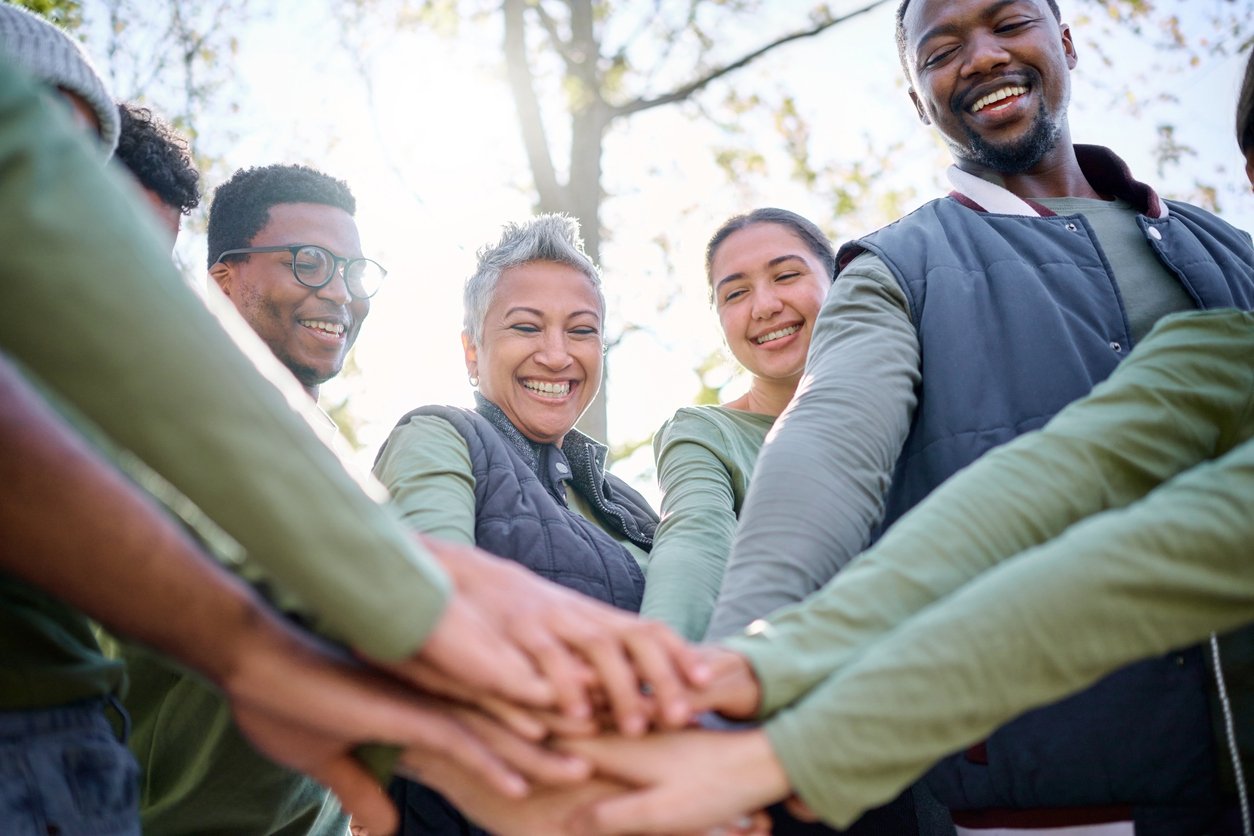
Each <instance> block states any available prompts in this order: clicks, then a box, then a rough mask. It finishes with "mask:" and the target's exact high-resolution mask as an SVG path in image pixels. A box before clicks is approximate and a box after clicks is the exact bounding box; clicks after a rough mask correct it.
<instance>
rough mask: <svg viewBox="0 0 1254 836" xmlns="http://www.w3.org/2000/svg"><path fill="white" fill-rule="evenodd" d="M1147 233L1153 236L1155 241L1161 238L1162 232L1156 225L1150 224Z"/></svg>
mask: <svg viewBox="0 0 1254 836" xmlns="http://www.w3.org/2000/svg"><path fill="white" fill-rule="evenodd" d="M1147 234H1148V235H1149V237H1151V238H1153V239H1154V240H1155V241H1161V240H1163V234H1162V233H1161V232H1159V231H1158V227H1156V226H1151V227H1150V228H1149V232H1148V233H1147Z"/></svg>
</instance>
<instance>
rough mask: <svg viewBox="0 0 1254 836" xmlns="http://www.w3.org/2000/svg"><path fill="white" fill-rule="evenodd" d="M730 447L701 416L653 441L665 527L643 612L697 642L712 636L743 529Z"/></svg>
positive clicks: (675, 421)
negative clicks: (736, 537) (713, 616)
mask: <svg viewBox="0 0 1254 836" xmlns="http://www.w3.org/2000/svg"><path fill="white" fill-rule="evenodd" d="M727 449H728V442H727V440H726V439H725V438H724V437H723V434H722V432H721V431H720V430H719V428H718V426H717V425H716V424H714V423H713V422H711V421H708V420H706V419H705V418H704V417H702V416H701V414H700V411H699V410H693V409H682V410H680V411H679V412H677V413H676V414H675V416H674V417H673V418H671V420H669V421H667V422H666V423H665V424H663V425H662V427H661V429H659V430H658V432H657V434H656V435H655V436H654V439H653V451H654V456H655V457H656V461H657V478H658V485H659V486H660V487H661V489H662V515H661V516H662V521H661V523H660V524H659V526H658V530H657V534H656V535H655V536H654V539H653V551H652V552H651V555H650V560H649V576H648V582H647V583H646V584H645V587H644V603H643V604H642V605H641V607H640V614H641V615H643V616H645V617H647V618H654V619H657V620H658V621H661V622H663V623H665V624H667V625H669V626H670V627H671V628H673V629H674V630H675V631H676V632H677V633H679V634H680V635H681V636H683V637H684V638H686V639H689V640H690V641H700V640H701V639H702V638H704V637H705V628H706V625H707V624H709V621H710V613H711V612H713V610H714V602H715V601H716V600H717V599H718V589H719V584H721V583H722V581H723V567H724V566H725V565H726V564H727V555H728V553H729V552H730V551H731V540H732V535H733V534H734V533H735V531H736V503H735V494H734V490H733V487H732V475H731V468H730V466H729V464H728V463H727V462H726V460H725V456H726V451H727Z"/></svg>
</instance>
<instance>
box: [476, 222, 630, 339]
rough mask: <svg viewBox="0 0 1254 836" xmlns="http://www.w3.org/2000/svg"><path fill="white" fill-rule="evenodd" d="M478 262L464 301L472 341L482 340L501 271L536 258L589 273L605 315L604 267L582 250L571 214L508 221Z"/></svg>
mask: <svg viewBox="0 0 1254 836" xmlns="http://www.w3.org/2000/svg"><path fill="white" fill-rule="evenodd" d="M478 256H479V265H478V267H476V268H475V273H474V275H473V276H471V277H470V278H469V279H467V280H466V290H465V293H464V295H463V305H464V307H465V309H466V314H465V319H464V320H463V324H462V327H463V328H465V330H466V334H467V335H468V336H469V337H470V341H471V342H472V343H474V344H475V345H480V344H481V342H480V341H481V339H482V338H483V321H484V320H485V319H486V318H487V316H488V308H489V307H490V306H491V305H492V297H493V296H494V295H495V294H496V286H497V284H498V283H499V282H500V281H501V274H502V273H504V272H505V271H506V270H508V269H509V268H511V267H518V266H520V265H523V264H530V263H531V262H533V261H552V262H556V263H557V264H566V265H569V266H571V267H574V268H575V269H576V270H578V271H579V272H580V273H583V274H584V275H585V276H587V277H588V281H590V282H592V288H593V290H595V291H596V294H597V304H598V305H599V306H600V308H601V316H602V318H604V316H605V294H603V293H602V292H601V271H600V270H598V269H597V266H596V265H595V264H593V263H592V259H590V258H588V255H587V253H585V252H584V251H583V238H582V237H580V235H579V221H577V220H576V219H574V218H572V217H570V216H569V215H560V214H555V215H536V216H535V217H533V218H529V219H527V220H525V221H523V222H521V223H509V224H506V225H505V228H504V229H503V230H502V231H501V240H499V241H497V242H496V244H494V245H490V246H486V247H484V248H483V249H481V250H479V252H478Z"/></svg>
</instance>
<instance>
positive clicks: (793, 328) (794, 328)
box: [755, 325, 801, 345]
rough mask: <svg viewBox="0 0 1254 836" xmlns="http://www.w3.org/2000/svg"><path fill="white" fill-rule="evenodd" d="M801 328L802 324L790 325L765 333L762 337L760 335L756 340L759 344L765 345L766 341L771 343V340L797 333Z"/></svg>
mask: <svg viewBox="0 0 1254 836" xmlns="http://www.w3.org/2000/svg"><path fill="white" fill-rule="evenodd" d="M800 330H801V326H800V325H789V326H788V327H787V328H780V329H779V330H778V331H772V332H771V333H769V334H763V335H762V336H761V337H758V338H757V339H756V340H755V342H756V343H757V344H758V345H763V344H765V343H769V342H770V341H771V340H778V339H779V338H780V337H787V336H788V335H789V334H795V333H797V332H798V331H800Z"/></svg>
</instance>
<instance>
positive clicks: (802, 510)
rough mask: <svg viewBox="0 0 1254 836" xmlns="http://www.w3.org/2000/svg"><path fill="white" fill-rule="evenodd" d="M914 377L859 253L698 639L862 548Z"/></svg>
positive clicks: (868, 261)
mask: <svg viewBox="0 0 1254 836" xmlns="http://www.w3.org/2000/svg"><path fill="white" fill-rule="evenodd" d="M918 382H919V344H918V337H917V336H916V334H915V331H914V326H913V325H912V324H911V322H910V316H909V313H908V311H907V303H906V300H905V296H904V294H903V293H902V291H901V289H900V287H899V286H898V285H897V282H896V280H895V279H894V278H893V277H892V275H891V274H890V273H889V272H888V269H887V268H886V267H885V266H884V265H883V262H880V261H879V260H878V259H872V258H871V256H868V255H863V256H860V257H859V258H858V259H856V260H855V261H854V262H853V263H851V264H850V266H849V267H848V268H847V269H846V270H845V271H843V272H842V273H841V274H840V275H839V276H838V277H837V279H836V284H835V285H833V286H832V290H831V292H830V293H829V294H828V297H827V301H826V302H824V304H823V308H822V310H821V311H820V313H819V318H818V320H817V321H816V322H815V324H814V337H813V339H812V340H811V342H810V353H809V355H808V357H807V358H806V372H805V375H804V376H803V377H802V379H801V383H800V385H799V386H798V387H797V393H796V395H794V396H793V400H792V402H791V403H790V404H789V405H788V408H787V409H785V410H784V413H783V414H782V415H780V416H779V419H778V420H777V421H776V422H775V427H774V428H773V429H772V430H771V433H770V435H768V436H767V439H766V444H765V445H764V446H763V448H762V453H761V455H760V456H759V458H758V461H757V464H756V465H755V467H754V473H753V484H752V485H751V486H750V488H749V495H748V497H747V498H746V500H745V505H744V508H743V509H742V510H741V514H740V526H739V528H738V529H737V531H736V539H735V542H734V544H733V546H732V553H731V557H730V558H729V559H728V563H727V574H726V576H725V577H724V579H723V587H722V590H721V592H720V593H719V599H718V603H717V605H716V606H715V609H714V615H713V618H712V619H711V621H710V627H709V630H708V632H707V634H706V638H709V639H720V638H723V637H725V636H729V635H733V634H735V633H737V632H739V631H740V630H743V629H744V628H745V627H746V626H747V625H748V624H749V623H750V622H752V621H754V620H755V619H758V618H762V617H764V616H767V615H770V614H771V613H772V612H774V611H775V610H777V609H779V608H780V607H783V606H787V605H789V604H795V603H796V602H798V601H801V600H803V599H804V598H805V597H806V596H808V595H810V594H811V593H813V592H814V591H815V590H817V589H819V588H820V587H822V586H823V584H825V583H827V582H828V581H829V580H831V578H832V577H833V576H834V575H835V574H836V573H837V572H839V571H841V569H842V568H843V567H844V566H845V565H846V564H847V563H848V562H849V561H850V560H852V559H853V558H854V557H855V556H856V555H857V554H858V553H859V552H861V551H862V549H863V548H864V547H865V546H866V544H867V542H868V540H869V539H870V536H871V531H872V530H873V529H874V527H875V525H876V524H877V523H878V522H879V521H880V519H881V518H882V516H883V512H884V507H883V496H884V492H885V491H886V490H887V489H888V482H889V478H890V477H891V475H892V469H893V466H894V464H895V463H896V461H897V456H898V454H899V453H900V451H901V445H902V444H903V442H904V441H905V439H906V434H907V433H908V432H909V429H910V420H911V418H912V416H913V414H914V406H915V400H916V398H915V387H916V385H917V384H918Z"/></svg>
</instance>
